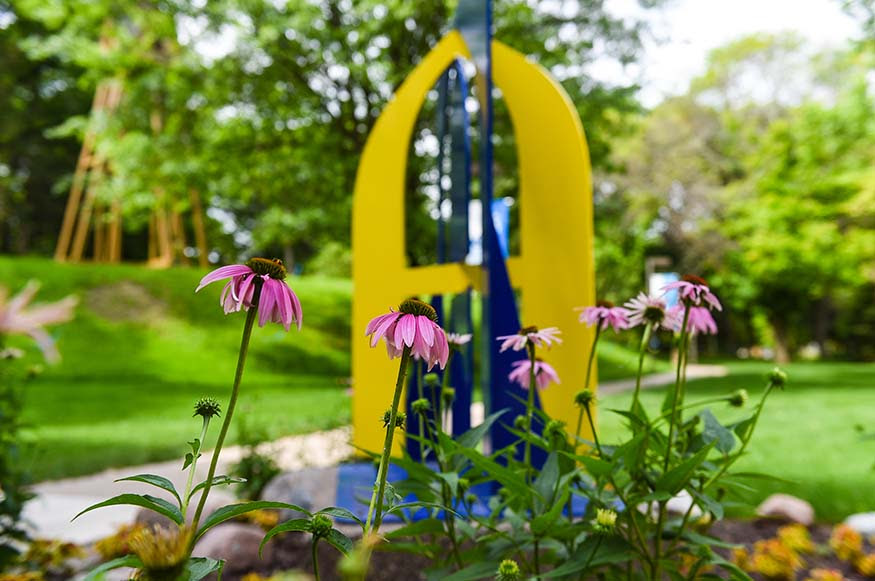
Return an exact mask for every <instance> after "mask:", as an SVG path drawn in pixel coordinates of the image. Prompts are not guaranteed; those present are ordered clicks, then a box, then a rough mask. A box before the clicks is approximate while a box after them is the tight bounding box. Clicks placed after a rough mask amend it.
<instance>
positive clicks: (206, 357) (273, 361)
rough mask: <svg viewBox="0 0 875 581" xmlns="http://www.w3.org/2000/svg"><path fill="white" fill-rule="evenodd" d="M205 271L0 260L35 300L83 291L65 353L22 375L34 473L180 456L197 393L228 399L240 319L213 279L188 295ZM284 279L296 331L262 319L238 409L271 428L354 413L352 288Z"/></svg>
mask: <svg viewBox="0 0 875 581" xmlns="http://www.w3.org/2000/svg"><path fill="white" fill-rule="evenodd" d="M203 274H204V273H203V272H202V271H200V270H197V269H187V268H176V269H170V270H149V269H146V268H142V267H138V266H133V265H119V266H105V265H56V264H54V263H53V262H51V261H48V260H44V259H30V258H14V259H12V258H8V257H0V281H2V283H3V284H4V285H8V286H10V287H12V288H13V289H18V288H20V287H21V286H23V285H24V284H25V282H26V281H27V280H28V279H38V280H40V281H42V283H43V286H42V289H41V290H40V292H39V294H38V299H39V300H43V301H47V300H53V299H57V298H60V297H62V296H65V295H67V294H70V293H73V294H76V295H78V296H79V297H80V305H79V307H77V310H76V318H75V320H74V321H72V322H70V323H67V324H64V325H60V326H57V327H54V328H53V334H54V335H55V337H56V338H57V340H58V347H59V349H60V351H61V353H62V355H63V360H62V362H61V363H60V364H59V365H56V366H45V371H44V372H43V373H42V374H41V375H39V376H38V377H37V378H36V379H34V380H33V381H31V382H30V383H28V385H27V392H26V399H25V402H26V404H25V405H26V411H25V421H26V422H27V423H28V425H29V428H28V430H27V436H28V439H29V440H30V441H31V442H32V446H31V453H30V455H29V458H28V461H29V463H30V468H31V470H32V474H33V476H34V478H36V479H40V480H41V479H48V478H58V477H63V476H72V475H79V474H88V473H92V472H95V471H97V470H100V469H102V468H105V467H108V466H119V465H132V464H138V463H143V462H150V461H157V460H164V459H169V458H174V457H177V456H180V455H181V454H184V452H185V448H186V445H185V442H186V441H188V440H190V439H192V438H194V437H196V436H197V433H198V431H199V426H200V422H199V420H198V419H195V418H192V417H191V410H192V407H193V405H194V402H195V401H196V400H197V398H199V397H202V396H211V397H215V398H217V399H218V400H219V401H220V402H222V403H223V405H225V404H226V403H227V400H228V395H229V392H230V384H231V380H232V379H233V377H234V369H235V366H236V359H237V352H238V348H239V344H240V335H241V330H242V325H243V316H242V315H239V314H237V315H229V316H227V317H226V316H225V315H224V314H223V313H222V310H221V308H220V307H219V306H218V297H219V293H220V291H221V288H222V285H221V284H215V285H211V286H209V287H207V288H206V289H204V290H202V291H201V292H200V293H199V294H197V295H195V294H194V289H195V286H196V285H197V282H198V281H199V280H200V278H201V276H203ZM292 284H293V285H294V288H295V290H296V292H297V293H298V294H299V296H300V298H301V301H302V302H303V303H304V305H305V313H304V322H305V325H304V328H303V330H302V331H301V332H300V333H298V332H297V331H293V332H291V333H285V331H283V330H282V328H281V327H280V326H278V325H274V324H271V325H267V326H265V327H264V328H261V329H259V328H256V330H255V332H254V333H253V338H252V347H251V350H250V355H249V360H248V363H247V368H246V374H245V376H244V380H243V388H242V391H241V396H240V403H239V406H240V407H239V408H238V409H240V410H241V411H242V413H245V414H247V416H249V419H250V422H249V425H258V426H260V428H262V429H263V430H264V433H265V435H266V436H267V437H270V438H275V437H279V436H282V435H286V434H293V433H301V432H307V431H312V430H319V429H326V428H332V427H336V426H339V425H344V424H346V423H348V421H349V404H348V400H349V398H348V396H347V395H346V394H345V389H346V387H347V382H346V377H347V376H348V375H349V340H350V328H349V316H348V313H349V303H350V293H351V285H350V283H349V281H345V280H332V279H324V278H316V277H302V278H296V279H294V280H293V282H292ZM17 343H18V344H19V345H21V346H25V345H28V344H27V343H26V342H25V341H20V340H19V341H18V342H17ZM29 350H32V348H31V349H29ZM32 360H33V361H39V357H38V356H37V355H36V354H34V356H33V357H32ZM216 432H217V430H213V437H215V433H216ZM236 437H237V433H236V430H234V429H232V430H231V434H230V438H231V441H234V440H235V439H236ZM209 444H210V442H208V445H209Z"/></svg>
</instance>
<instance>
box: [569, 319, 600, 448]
mask: <svg viewBox="0 0 875 581" xmlns="http://www.w3.org/2000/svg"><path fill="white" fill-rule="evenodd" d="M601 333H602V326H601V324H599V325H596V328H595V337H594V338H593V340H592V348H590V350H589V360H588V361H587V362H586V378H585V379H584V381H583V389H589V380H590V378H591V377H592V363H593V361H595V354H596V347H597V346H598V344H599V336H600V335H601ZM582 426H583V407H581V408H580V413H579V414H577V430H575V432H574V435H575V440H574V452H575V454H576V453H577V447H578V442H577V440H579V439H580V428H581V427H582Z"/></svg>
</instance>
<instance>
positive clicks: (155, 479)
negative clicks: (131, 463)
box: [116, 474, 182, 505]
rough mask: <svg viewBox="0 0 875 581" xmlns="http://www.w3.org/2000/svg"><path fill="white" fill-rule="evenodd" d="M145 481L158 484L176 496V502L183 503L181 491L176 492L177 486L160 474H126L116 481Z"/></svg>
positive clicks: (153, 484)
mask: <svg viewBox="0 0 875 581" xmlns="http://www.w3.org/2000/svg"><path fill="white" fill-rule="evenodd" d="M124 481H131V482H145V483H146V484H151V485H152V486H157V487H158V488H160V489H161V490H166V491H167V492H169V493H170V494H172V495H173V496H175V497H176V502H177V503H178V504H179V505H182V499H180V498H179V493H178V492H176V487H175V486H173V483H172V482H170V480H168V479H167V478H164V477H163V476H158V475H157V474H137V475H136V476H125V477H124V478H119V479H118V480H116V482H124Z"/></svg>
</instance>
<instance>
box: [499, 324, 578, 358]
mask: <svg viewBox="0 0 875 581" xmlns="http://www.w3.org/2000/svg"><path fill="white" fill-rule="evenodd" d="M561 332H562V331H560V330H559V328H558V327H547V328H546V329H541V330H538V328H537V327H534V326H532V327H525V328H523V329H520V330H519V332H517V333H516V334H515V335H502V336H501V337H496V338H495V340H496V341H501V342H502V343H501V349H500V351H501V352H504V351H507V350H508V349H513V350H514V351H522V350H523V349H525V348H526V345H528V344H529V343H531V344H532V345H534V346H536V347H544V346H547V347H549V346H550V345H552V344H553V343H562V339H560V338H559V337H558V335H559V333H561Z"/></svg>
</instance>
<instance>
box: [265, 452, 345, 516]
mask: <svg viewBox="0 0 875 581" xmlns="http://www.w3.org/2000/svg"><path fill="white" fill-rule="evenodd" d="M336 495H337V467H336V466H329V467H325V468H305V469H304V470H297V471H295V472H285V473H283V474H280V475H279V476H277V477H275V478H274V479H273V480H271V481H270V482H268V483H267V486H265V487H264V490H263V491H262V492H261V500H272V501H274V502H285V503H288V504H295V505H297V506H300V507H301V508H303V509H306V510H309V511H313V510H319V509H322V508H325V507H328V506H334V504H335V500H336ZM302 516H305V515H302V514H301V513H300V512H297V511H293V510H283V511H282V512H281V513H280V522H283V521H286V520H289V519H292V518H301V517H302Z"/></svg>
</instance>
